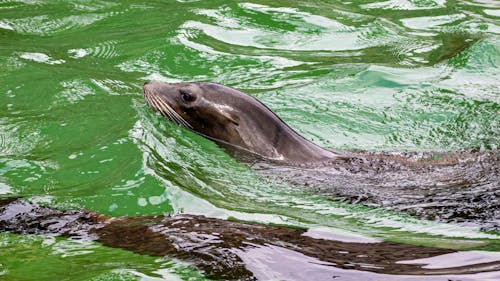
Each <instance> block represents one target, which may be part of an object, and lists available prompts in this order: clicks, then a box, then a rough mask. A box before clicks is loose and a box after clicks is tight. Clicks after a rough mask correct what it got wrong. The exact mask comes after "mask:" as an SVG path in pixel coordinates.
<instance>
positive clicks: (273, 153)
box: [143, 81, 331, 162]
mask: <svg viewBox="0 0 500 281" xmlns="http://www.w3.org/2000/svg"><path fill="white" fill-rule="evenodd" d="M143 96H144V99H145V100H146V102H147V104H148V105H149V106H150V107H152V108H153V109H155V110H156V111H157V112H159V113H161V114H162V115H163V116H165V117H166V118H168V119H170V120H171V121H172V122H174V123H177V124H178V125H181V126H183V127H186V128H187V129H189V130H191V131H194V132H196V133H198V134H200V135H202V136H204V137H206V138H209V139H211V140H214V141H216V142H217V143H219V144H223V145H229V146H230V147H233V148H234V147H235V148H238V149H243V150H245V151H247V152H250V153H252V154H255V155H258V156H261V157H265V158H267V159H272V160H277V161H288V162H290V161H292V162H297V161H299V162H300V161H302V160H308V161H309V160H311V159H312V160H324V159H325V157H330V154H331V153H330V152H326V151H324V150H322V149H321V148H319V147H318V146H316V145H314V144H312V143H310V142H309V141H307V140H306V139H304V138H303V137H302V136H300V135H299V134H297V133H296V132H295V131H294V130H292V129H291V128H290V127H289V126H288V125H287V124H285V123H284V122H283V121H282V120H281V119H280V118H279V117H278V116H276V114H274V113H273V112H272V111H271V110H270V109H269V108H267V107H266V106H265V105H264V104H262V103H261V102H260V101H258V100H257V99H255V98H254V97H252V96H250V95H248V94H245V93H243V92H241V91H238V90H236V89H232V88H230V87H227V86H223V85H219V84H216V83H210V82H183V83H164V82H156V81H152V82H147V83H145V84H144V87H143Z"/></svg>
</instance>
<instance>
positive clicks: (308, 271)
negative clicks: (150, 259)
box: [0, 199, 500, 280]
mask: <svg viewBox="0 0 500 281" xmlns="http://www.w3.org/2000/svg"><path fill="white" fill-rule="evenodd" d="M0 231H2V232H11V233H18V234H38V235H44V234H51V235H60V236H63V237H67V238H71V239H90V240H95V241H98V242H100V243H102V244H103V245H106V246H110V247H116V248H122V249H127V250H130V251H133V252H136V253H140V254H146V255H152V256H161V257H171V258H177V259H180V260H182V261H186V262H188V263H190V264H192V265H193V266H194V267H196V268H198V269H200V270H201V271H202V272H203V273H204V274H206V275H207V276H208V277H211V278H216V279H226V280H227V279H229V280H255V279H261V280H269V279H280V280H332V279H335V280H408V279H412V280H450V279H460V280H475V279H478V278H479V279H481V280H485V279H488V278H490V279H492V280H493V279H494V278H496V277H498V276H500V256H492V255H487V254H485V253H484V252H457V251H454V250H449V249H440V248H432V247H422V246H413V245H406V244H399V243H393V242H380V241H375V240H371V239H359V238H358V239H357V240H356V239H354V238H349V239H347V240H346V239H345V237H344V239H339V238H340V237H336V236H335V235H331V234H330V235H326V234H325V233H323V234H322V233H321V232H312V231H308V230H307V229H302V228H290V227H283V226H269V225H259V224H253V223H244V222H234V221H227V220H221V219H215V218H207V217H203V216H193V215H178V216H145V217H122V218H109V217H106V216H103V215H100V214H97V213H95V212H90V211H85V210H76V211H60V210H56V209H52V208H49V207H43V206H38V205H36V204H33V203H29V202H26V201H24V200H22V199H4V200H0Z"/></svg>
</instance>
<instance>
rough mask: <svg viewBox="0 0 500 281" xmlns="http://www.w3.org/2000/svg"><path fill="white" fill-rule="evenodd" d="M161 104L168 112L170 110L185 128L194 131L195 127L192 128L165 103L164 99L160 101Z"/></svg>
mask: <svg viewBox="0 0 500 281" xmlns="http://www.w3.org/2000/svg"><path fill="white" fill-rule="evenodd" d="M158 100H159V103H161V104H162V105H163V106H164V107H165V108H166V109H167V110H169V111H170V112H171V113H172V115H173V116H174V117H176V118H177V121H179V122H180V123H182V124H183V125H184V127H186V128H190V129H192V128H193V126H191V125H190V124H189V123H188V122H187V121H186V120H185V119H184V118H182V116H180V115H179V114H178V113H177V112H176V111H175V110H174V109H173V108H172V107H171V106H170V105H168V104H167V103H166V102H164V101H163V100H162V99H158Z"/></svg>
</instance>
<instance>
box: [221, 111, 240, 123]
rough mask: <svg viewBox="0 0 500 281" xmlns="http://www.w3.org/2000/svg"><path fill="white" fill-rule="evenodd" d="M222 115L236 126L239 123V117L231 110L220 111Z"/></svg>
mask: <svg viewBox="0 0 500 281" xmlns="http://www.w3.org/2000/svg"><path fill="white" fill-rule="evenodd" d="M222 115H224V117H226V118H227V119H228V120H229V121H231V122H232V123H233V124H234V125H236V126H239V125H240V117H239V116H238V115H236V114H234V113H233V112H231V111H227V110H224V111H222Z"/></svg>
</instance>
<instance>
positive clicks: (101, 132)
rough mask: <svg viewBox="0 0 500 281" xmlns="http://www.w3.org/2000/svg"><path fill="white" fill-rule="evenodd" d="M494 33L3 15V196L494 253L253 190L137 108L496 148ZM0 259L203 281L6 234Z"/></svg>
mask: <svg viewBox="0 0 500 281" xmlns="http://www.w3.org/2000/svg"><path fill="white" fill-rule="evenodd" d="M499 18H500V6H499V5H498V3H496V2H495V1H487V0H477V1H472V0H471V1H451V0H448V1H446V0H427V1H416V0H415V1H414V0H389V1H383V2H376V1H346V2H342V1H276V0H275V1H251V2H248V1H180V0H179V1H146V2H144V1H141V2H139V1H137V2H134V1H98V0H88V1H87V0H79V1H43V0H34V1H32V0H30V1H28V0H17V1H10V0H3V1H0V81H1V83H0V194H5V195H6V196H23V197H26V198H29V199H31V200H33V201H36V202H42V203H45V204H48V205H51V206H57V207H59V208H63V209H70V208H85V209H90V210H94V211H98V212H101V213H104V214H107V215H111V216H123V215H127V216H135V215H152V214H161V213H165V212H168V213H190V214H204V215H209V216H213V217H218V218H227V217H234V218H238V219H243V220H253V221H258V222H263V223H278V224H286V225H292V226H314V227H318V228H326V229H328V230H329V231H334V232H340V233H347V235H362V236H368V237H373V238H379V239H385V240H389V241H399V242H404V243H411V244H424V245H430V246H442V247H451V248H455V249H480V250H489V251H500V244H499V240H498V239H499V234H498V232H484V231H481V230H480V229H479V227H477V226H474V225H472V226H464V225H455V224H450V223H440V222H435V221H427V220H422V219H419V218H416V217H411V216H407V215H402V214H399V213H396V212H390V211H384V210H381V209H374V208H369V207H365V206H362V205H356V204H345V203H342V202H338V201H335V200H331V199H328V198H324V197H322V196H321V195H318V194H315V193H310V192H307V191H306V190H304V189H301V188H297V187H296V186H291V185H287V184H286V183H282V182H275V181H273V180H271V179H269V178H266V177H261V176H259V175H258V174H257V173H256V172H255V171H254V170H253V169H251V168H249V167H247V166H245V165H243V164H240V163H238V162H236V161H235V160H234V159H233V158H231V157H230V156H228V155H227V154H226V153H225V152H224V151H222V150H221V149H220V148H218V147H217V146H216V145H215V144H213V143H211V142H210V141H208V140H206V139H204V138H202V137H200V136H197V135H195V134H193V133H191V132H188V131H186V130H184V129H182V128H179V127H177V126H175V125H173V124H170V123H169V122H165V120H164V119H163V118H162V117H161V116H158V115H157V114H155V113H154V112H153V111H152V110H150V109H148V108H147V106H146V105H145V103H144V101H143V100H142V97H141V94H140V87H141V86H142V84H143V82H144V81H146V80H149V79H156V80H164V81H194V80H196V81H213V82H218V83H221V84H225V85H228V86H232V87H235V88H237V89H240V90H243V91H245V92H247V93H249V94H251V95H253V96H255V97H257V98H258V99H260V100H261V101H263V102H264V103H265V104H266V105H268V106H269V107H270V108H271V109H272V110H273V111H275V112H276V113H277V114H278V115H279V116H280V117H282V119H283V120H285V121H286V122H287V123H289V124H290V125H291V126H292V127H293V128H294V129H296V130H297V131H298V132H299V133H301V134H302V135H304V136H305V137H306V138H308V139H310V140H312V141H314V142H316V143H317V144H319V145H321V146H323V147H327V148H331V149H335V150H349V149H358V150H371V151H457V150H494V149H496V148H497V147H498V145H499V139H500V125H499V121H500V115H499V112H500V105H499V102H500V95H499V92H500V90H499V89H500V82H498V77H499V74H500V71H499V70H498V69H499V68H498V65H499V63H500V50H499V48H500V47H499V46H500V36H499V34H500V25H499ZM496 196H498V194H496ZM0 247H1V251H0V276H1V277H2V278H5V279H7V280H19V279H21V280H54V279H64V278H68V280H69V279H71V280H101V279H111V280H115V279H126V280H128V279H132V280H135V279H141V278H142V279H148V278H151V279H154V278H162V277H163V278H167V276H168V278H171V277H176V278H179V279H189V278H200V279H202V278H203V277H202V276H201V275H199V274H198V273H197V272H195V271H194V270H192V269H189V268H188V267H187V266H186V265H185V264H182V263H179V262H175V261H170V260H165V259H156V258H151V257H147V256H140V255H136V254H133V253H129V252H126V251H121V250H117V249H111V248H106V247H103V246H100V245H99V244H93V243H82V242H75V241H69V240H64V239H59V238H52V237H29V236H18V235H11V234H1V235H0ZM27 259H29V260H30V262H29V263H26V262H25V263H20V262H19V261H20V260H27ZM61 263H64V264H65V265H66V266H64V267H62V266H60V265H61ZM148 280H150V279H148Z"/></svg>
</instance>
